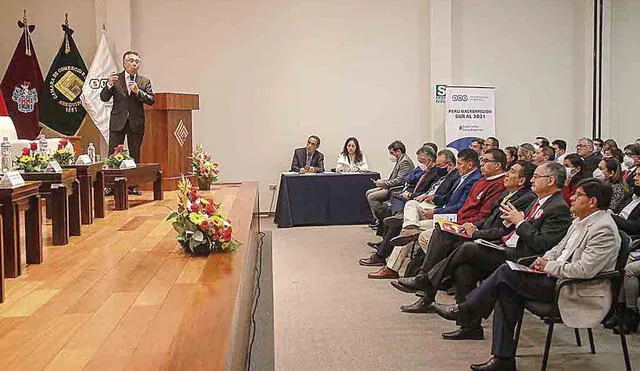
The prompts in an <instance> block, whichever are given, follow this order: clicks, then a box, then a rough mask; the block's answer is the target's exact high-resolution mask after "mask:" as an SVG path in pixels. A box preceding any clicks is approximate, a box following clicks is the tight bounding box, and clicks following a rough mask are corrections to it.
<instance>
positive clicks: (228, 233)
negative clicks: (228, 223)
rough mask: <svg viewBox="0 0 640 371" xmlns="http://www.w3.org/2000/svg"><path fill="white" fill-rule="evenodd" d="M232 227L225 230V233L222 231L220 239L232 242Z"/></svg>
mask: <svg viewBox="0 0 640 371" xmlns="http://www.w3.org/2000/svg"><path fill="white" fill-rule="evenodd" d="M231 232H232V231H231V227H229V228H225V230H224V231H222V236H221V237H220V240H221V241H224V242H226V241H231Z"/></svg>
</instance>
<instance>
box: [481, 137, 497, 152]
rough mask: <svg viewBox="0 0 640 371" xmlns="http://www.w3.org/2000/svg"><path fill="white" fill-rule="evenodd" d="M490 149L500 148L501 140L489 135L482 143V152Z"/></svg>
mask: <svg viewBox="0 0 640 371" xmlns="http://www.w3.org/2000/svg"><path fill="white" fill-rule="evenodd" d="M490 149H500V141H499V140H498V138H496V137H488V138H487V139H486V140H485V141H484V144H483V145H482V152H487V151H488V150H490Z"/></svg>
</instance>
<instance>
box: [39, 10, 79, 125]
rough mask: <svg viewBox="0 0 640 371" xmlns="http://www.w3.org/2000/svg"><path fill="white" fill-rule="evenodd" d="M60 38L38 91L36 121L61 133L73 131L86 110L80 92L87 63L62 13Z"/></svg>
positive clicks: (67, 20) (66, 18)
mask: <svg viewBox="0 0 640 371" xmlns="http://www.w3.org/2000/svg"><path fill="white" fill-rule="evenodd" d="M62 31H63V32H64V38H63V40H62V45H60V49H59V50H58V54H56V57H55V59H54V60H53V63H52V64H51V68H49V73H47V77H46V78H45V79H44V86H45V88H44V89H42V91H41V92H40V98H39V99H40V122H41V123H42V125H44V126H46V127H48V128H49V129H51V130H53V131H55V132H57V133H59V134H62V135H76V134H77V132H78V130H79V129H80V125H81V124H82V120H83V119H84V115H85V114H86V111H85V109H84V107H82V102H81V101H80V94H81V93H82V86H83V85H84V81H85V79H86V77H87V66H86V65H85V64H84V61H83V60H82V56H81V55H80V51H79V50H78V47H77V46H76V43H75V41H74V40H73V29H71V28H70V27H69V19H68V17H67V14H65V20H64V24H63V25H62Z"/></svg>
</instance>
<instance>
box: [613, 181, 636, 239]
mask: <svg viewBox="0 0 640 371" xmlns="http://www.w3.org/2000/svg"><path fill="white" fill-rule="evenodd" d="M631 191H632V192H631V193H630V194H629V195H628V196H627V197H626V198H625V200H624V201H623V202H622V205H621V206H620V212H619V213H617V214H614V215H613V220H614V221H615V222H616V225H618V228H619V229H621V230H623V231H625V232H626V233H627V234H628V235H629V236H632V237H633V238H639V237H640V172H638V173H636V175H635V178H634V183H633V186H632V187H631Z"/></svg>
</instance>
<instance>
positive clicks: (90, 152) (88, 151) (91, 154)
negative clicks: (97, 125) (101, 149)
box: [87, 143, 96, 164]
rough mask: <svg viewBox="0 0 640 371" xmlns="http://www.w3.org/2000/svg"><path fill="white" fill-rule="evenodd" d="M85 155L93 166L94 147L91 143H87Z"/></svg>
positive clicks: (94, 157)
mask: <svg viewBox="0 0 640 371" xmlns="http://www.w3.org/2000/svg"><path fill="white" fill-rule="evenodd" d="M87 155H88V156H89V158H90V159H91V163H92V164H95V162H96V147H94V146H93V143H89V147H87Z"/></svg>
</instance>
